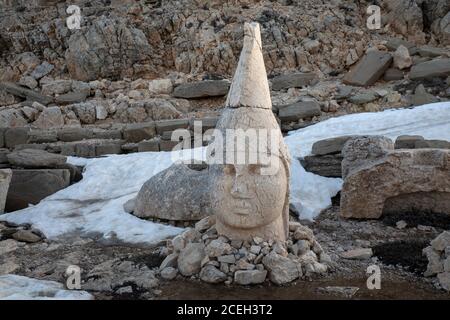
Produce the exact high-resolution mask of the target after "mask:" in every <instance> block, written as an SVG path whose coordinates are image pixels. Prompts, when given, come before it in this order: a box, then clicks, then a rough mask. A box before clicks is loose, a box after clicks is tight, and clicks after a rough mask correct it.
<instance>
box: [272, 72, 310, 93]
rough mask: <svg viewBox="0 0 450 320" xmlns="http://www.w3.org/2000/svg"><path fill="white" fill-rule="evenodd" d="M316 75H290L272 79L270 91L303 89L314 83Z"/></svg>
mask: <svg viewBox="0 0 450 320" xmlns="http://www.w3.org/2000/svg"><path fill="white" fill-rule="evenodd" d="M317 80H318V79H317V75H316V74H315V73H291V74H285V75H281V76H277V77H274V78H273V79H272V80H271V82H272V90H275V91H279V90H282V89H289V88H298V87H305V86H308V85H310V84H313V83H314V82H316V81H317Z"/></svg>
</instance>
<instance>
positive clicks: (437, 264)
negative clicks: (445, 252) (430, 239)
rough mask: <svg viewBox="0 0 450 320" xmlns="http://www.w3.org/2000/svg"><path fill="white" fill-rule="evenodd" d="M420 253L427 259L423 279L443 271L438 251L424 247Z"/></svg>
mask: <svg viewBox="0 0 450 320" xmlns="http://www.w3.org/2000/svg"><path fill="white" fill-rule="evenodd" d="M422 252H423V254H424V255H425V256H426V257H427V259H428V265H427V270H425V272H424V276H425V277H431V276H434V275H436V274H438V273H441V272H443V271H444V264H443V262H442V260H441V255H440V253H439V252H438V251H436V250H434V249H433V248H432V247H426V248H425V249H423V251H422Z"/></svg>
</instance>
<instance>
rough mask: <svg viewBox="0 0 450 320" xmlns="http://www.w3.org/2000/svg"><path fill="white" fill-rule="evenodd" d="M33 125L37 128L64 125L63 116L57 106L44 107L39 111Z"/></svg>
mask: <svg viewBox="0 0 450 320" xmlns="http://www.w3.org/2000/svg"><path fill="white" fill-rule="evenodd" d="M33 126H34V127H36V128H39V129H52V128H61V127H63V126H64V116H63V115H62V113H61V109H60V108H59V107H49V108H45V109H44V111H42V112H41V114H40V115H39V117H38V118H37V119H36V121H34V122H33Z"/></svg>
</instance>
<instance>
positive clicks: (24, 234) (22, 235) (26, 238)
mask: <svg viewBox="0 0 450 320" xmlns="http://www.w3.org/2000/svg"><path fill="white" fill-rule="evenodd" d="M12 237H13V238H14V239H15V240H17V241H22V242H28V243H35V242H39V241H41V240H42V239H41V237H39V236H38V235H37V234H35V233H33V232H31V231H29V230H19V231H17V232H15V233H14V234H13V235H12Z"/></svg>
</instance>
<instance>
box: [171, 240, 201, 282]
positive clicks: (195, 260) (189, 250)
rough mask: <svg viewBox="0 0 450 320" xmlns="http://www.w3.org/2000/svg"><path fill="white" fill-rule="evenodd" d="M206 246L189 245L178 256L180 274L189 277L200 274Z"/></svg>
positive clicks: (199, 244)
mask: <svg viewBox="0 0 450 320" xmlns="http://www.w3.org/2000/svg"><path fill="white" fill-rule="evenodd" d="M205 256H206V254H205V246H204V245H203V244H201V243H188V244H187V245H186V247H185V248H184V249H183V250H182V251H181V252H180V255H179V256H178V269H179V271H180V273H181V274H182V275H183V276H185V277H189V276H192V275H194V274H196V273H198V272H200V268H201V262H202V260H203V259H204V258H205Z"/></svg>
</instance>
